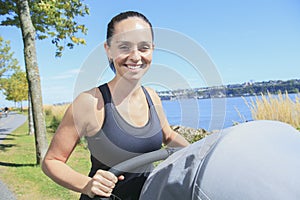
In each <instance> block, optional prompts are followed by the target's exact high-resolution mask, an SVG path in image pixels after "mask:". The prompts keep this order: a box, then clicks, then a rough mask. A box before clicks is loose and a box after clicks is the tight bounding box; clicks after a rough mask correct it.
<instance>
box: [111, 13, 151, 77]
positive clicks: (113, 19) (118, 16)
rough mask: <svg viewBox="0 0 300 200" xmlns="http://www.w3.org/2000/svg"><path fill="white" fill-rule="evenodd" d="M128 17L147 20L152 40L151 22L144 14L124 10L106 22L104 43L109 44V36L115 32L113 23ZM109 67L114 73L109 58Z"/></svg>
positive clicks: (114, 70)
mask: <svg viewBox="0 0 300 200" xmlns="http://www.w3.org/2000/svg"><path fill="white" fill-rule="evenodd" d="M129 17H138V18H141V19H143V20H144V21H145V22H147V24H149V26H150V29H151V35H152V40H153V39H154V33H153V28H152V24H151V23H150V21H149V20H148V19H147V17H145V15H143V14H141V13H139V12H136V11H126V12H122V13H120V14H118V15H116V16H115V17H113V18H112V19H111V20H110V22H109V23H108V25H107V33H106V43H107V44H108V46H110V40H111V37H112V36H113V34H114V32H115V24H116V23H118V22H120V21H122V20H124V19H127V18H129ZM109 67H110V68H111V69H112V71H113V72H114V73H116V68H115V66H114V63H113V62H112V61H111V60H109Z"/></svg>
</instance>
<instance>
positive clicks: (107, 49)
mask: <svg viewBox="0 0 300 200" xmlns="http://www.w3.org/2000/svg"><path fill="white" fill-rule="evenodd" d="M104 49H105V51H106V55H107V57H108V58H109V59H110V58H112V55H111V51H110V46H109V45H108V44H107V42H104Z"/></svg>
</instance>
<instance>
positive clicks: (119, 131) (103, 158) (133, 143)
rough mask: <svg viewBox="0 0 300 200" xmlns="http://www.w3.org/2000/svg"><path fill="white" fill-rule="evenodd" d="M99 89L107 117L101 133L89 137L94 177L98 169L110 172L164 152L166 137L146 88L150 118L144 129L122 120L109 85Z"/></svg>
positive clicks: (91, 174) (91, 173)
mask: <svg viewBox="0 0 300 200" xmlns="http://www.w3.org/2000/svg"><path fill="white" fill-rule="evenodd" d="M99 89H100V92H101V93H102V96H103V99H104V110H105V118H104V121H103V125H102V128H101V130H100V131H99V132H98V133H96V134H95V135H94V136H92V137H86V139H87V142H88V148H89V150H90V153H91V161H92V169H91V172H90V176H93V175H94V174H95V173H96V171H97V170H98V169H104V170H108V169H110V168H111V167H113V166H114V165H116V164H118V163H120V162H122V161H125V160H128V159H130V158H132V157H134V156H137V155H140V154H142V153H146V152H150V151H155V150H158V149H160V148H161V145H162V138H163V136H162V128H161V124H160V120H159V118H158V116H157V112H156V110H155V107H154V105H153V102H152V100H151V98H150V95H149V94H148V92H147V90H146V89H145V88H144V87H142V89H143V91H144V94H145V96H146V99H147V102H148V106H149V119H148V122H147V123H146V125H145V126H143V127H135V126H132V125H131V124H129V123H128V122H127V121H125V120H124V119H123V118H122V116H121V115H120V114H119V112H118V111H117V109H116V107H115V105H114V103H113V100H112V98H111V93H110V90H109V88H108V85H107V84H103V85H101V86H99Z"/></svg>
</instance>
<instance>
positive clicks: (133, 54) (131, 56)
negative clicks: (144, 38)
mask: <svg viewBox="0 0 300 200" xmlns="http://www.w3.org/2000/svg"><path fill="white" fill-rule="evenodd" d="M129 59H131V60H132V61H139V60H140V59H141V54H140V52H139V50H138V49H136V48H135V49H132V50H131V52H130V54H129Z"/></svg>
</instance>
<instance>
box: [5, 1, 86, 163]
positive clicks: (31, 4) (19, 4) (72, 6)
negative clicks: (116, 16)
mask: <svg viewBox="0 0 300 200" xmlns="http://www.w3.org/2000/svg"><path fill="white" fill-rule="evenodd" d="M0 6H1V11H0V15H3V16H6V19H5V20H3V21H1V25H5V26H16V27H18V28H20V29H21V32H22V37H23V43H24V58H25V67H26V73H27V79H28V84H29V92H30V97H31V102H32V110H33V119H34V129H35V143H36V158H37V164H40V163H41V161H42V160H43V158H44V155H45V153H46V150H47V148H48V143H47V140H46V126H45V118H44V114H43V104H42V92H41V84H40V75H39V68H38V63H37V56H36V47H35V39H36V38H37V39H46V38H51V41H52V43H53V44H54V45H56V47H57V50H56V56H61V55H62V51H63V50H64V48H65V46H67V47H69V48H73V47H74V45H75V44H85V40H84V39H82V38H80V37H77V36H76V34H80V33H82V34H86V33H87V29H86V28H85V26H84V25H80V24H78V23H77V22H76V18H77V17H78V16H84V15H86V14H89V9H88V7H87V6H86V5H84V4H83V3H82V2H81V1H80V0H70V1H62V0H40V1H38V0H31V1H28V0H1V1H0ZM65 41H67V43H66V45H65Z"/></svg>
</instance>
